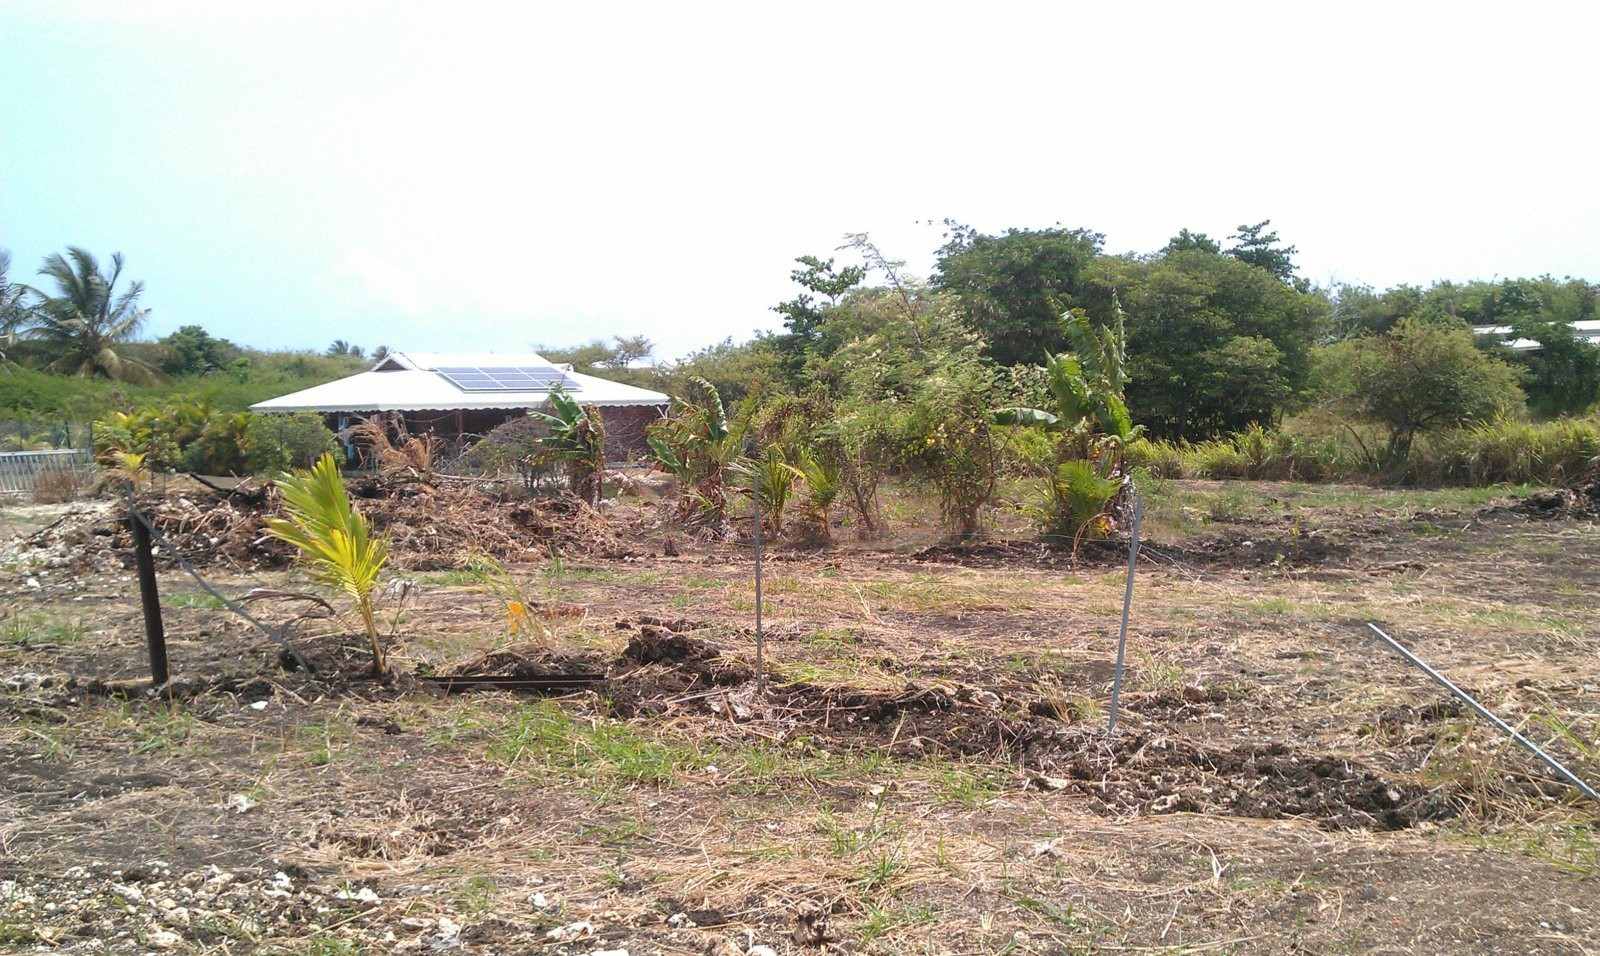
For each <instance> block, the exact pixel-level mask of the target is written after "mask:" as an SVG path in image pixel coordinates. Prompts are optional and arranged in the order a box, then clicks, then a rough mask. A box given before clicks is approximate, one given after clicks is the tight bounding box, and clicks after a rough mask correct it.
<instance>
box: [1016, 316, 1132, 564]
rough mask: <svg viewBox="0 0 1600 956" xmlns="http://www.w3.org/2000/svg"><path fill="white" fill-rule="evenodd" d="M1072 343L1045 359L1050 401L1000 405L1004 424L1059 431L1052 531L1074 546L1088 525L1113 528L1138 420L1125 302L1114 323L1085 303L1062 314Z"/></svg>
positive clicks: (1051, 482)
mask: <svg viewBox="0 0 1600 956" xmlns="http://www.w3.org/2000/svg"><path fill="white" fill-rule="evenodd" d="M1061 326H1062V329H1063V330H1064V331H1065V332H1066V335H1067V339H1068V341H1069V342H1070V344H1071V346H1072V349H1071V351H1068V352H1062V353H1061V354H1059V355H1052V356H1049V357H1048V358H1047V359H1046V360H1045V366H1044V370H1045V384H1046V386H1047V387H1048V389H1049V392H1050V397H1051V399H1052V405H1053V407H1052V408H1048V409H1041V408H1019V407H1013V408H1002V409H998V410H996V411H995V413H994V420H995V422H996V423H997V424H1001V425H1035V426H1039V427H1041V428H1043V429H1044V430H1046V431H1048V432H1053V433H1055V434H1056V435H1058V436H1059V438H1058V439H1057V448H1056V462H1057V464H1056V468H1055V469H1054V470H1053V471H1051V472H1049V473H1048V474H1047V475H1046V476H1045V477H1046V479H1047V484H1048V486H1049V500H1050V515H1049V517H1048V520H1047V522H1046V524H1047V525H1048V527H1049V528H1050V530H1051V531H1052V532H1053V533H1062V532H1066V533H1070V534H1071V535H1072V536H1073V542H1074V545H1073V546H1074V548H1076V546H1077V542H1078V541H1079V540H1081V538H1082V536H1083V535H1084V534H1085V533H1086V532H1090V531H1094V532H1096V533H1108V532H1109V530H1110V520H1109V518H1108V513H1109V512H1110V510H1111V509H1112V507H1113V505H1114V502H1115V501H1116V497H1117V492H1118V491H1119V490H1120V489H1121V487H1122V485H1123V481H1124V479H1125V478H1126V469H1125V467H1124V454H1123V450H1124V448H1125V447H1126V445H1127V443H1128V442H1129V441H1130V440H1131V439H1133V438H1134V437H1136V436H1137V435H1138V434H1139V432H1140V430H1141V429H1140V427H1139V426H1137V425H1134V424H1133V419H1132V416H1130V415H1129V413H1128V405H1127V402H1126V401H1125V400H1124V398H1123V386H1124V385H1125V384H1126V383H1127V331H1126V326H1125V323H1124V320H1123V314H1122V305H1121V303H1119V302H1118V301H1117V300H1116V299H1115V298H1114V297H1113V299H1112V324H1110V325H1108V326H1105V327H1102V328H1096V327H1095V325H1094V324H1093V323H1092V322H1091V321H1090V320H1089V316H1088V314H1087V313H1085V312H1084V311H1083V310H1082V309H1071V310H1069V311H1067V312H1065V313H1063V314H1062V316H1061Z"/></svg>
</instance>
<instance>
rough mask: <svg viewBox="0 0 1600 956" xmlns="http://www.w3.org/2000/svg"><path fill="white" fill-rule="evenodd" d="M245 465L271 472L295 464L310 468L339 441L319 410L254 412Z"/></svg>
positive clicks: (246, 438) (335, 448)
mask: <svg viewBox="0 0 1600 956" xmlns="http://www.w3.org/2000/svg"><path fill="white" fill-rule="evenodd" d="M243 444H244V455H245V468H246V470H248V471H249V472H250V473H251V474H256V475H267V474H276V473H278V472H280V471H288V470H289V469H291V468H310V467H311V466H312V465H314V464H316V463H317V459H319V458H321V457H322V456H323V455H326V454H328V453H329V452H333V453H336V454H337V453H339V442H338V439H337V438H336V437H335V436H334V434H333V431H332V430H331V429H330V428H328V426H327V425H326V424H324V422H323V419H322V416H321V415H320V414H318V413H317V412H295V413H294V414H292V415H252V416H250V420H249V422H248V424H247V425H246V427H245V433H244V443H243Z"/></svg>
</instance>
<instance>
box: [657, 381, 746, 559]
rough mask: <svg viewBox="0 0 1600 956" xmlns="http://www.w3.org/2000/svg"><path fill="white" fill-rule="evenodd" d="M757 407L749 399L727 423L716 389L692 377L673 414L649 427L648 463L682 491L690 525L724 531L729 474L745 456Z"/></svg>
mask: <svg viewBox="0 0 1600 956" xmlns="http://www.w3.org/2000/svg"><path fill="white" fill-rule="evenodd" d="M758 402H759V398H758V397H757V396H756V395H751V396H750V397H748V398H746V399H745V400H744V402H742V403H741V404H740V405H739V408H738V410H737V411H736V412H735V414H734V415H733V416H732V417H731V418H730V417H729V415H728V412H727V409H726V407H725V406H724V405H723V404H722V396H721V395H720V394H719V393H718V392H717V388H716V386H714V385H712V384H711V383H710V382H708V381H706V380H705V379H703V378H699V377H696V378H692V379H690V380H689V388H688V389H687V393H686V394H685V395H684V396H683V397H681V398H679V399H678V400H677V401H676V404H675V410H674V412H673V414H672V415H671V416H670V417H668V418H666V419H663V420H662V421H659V422H657V423H655V424H654V425H651V426H650V430H649V434H648V436H647V438H646V441H647V442H648V443H649V445H650V453H651V458H652V459H653V460H654V464H655V467H656V468H657V469H659V470H661V471H665V472H668V473H669V474H671V475H672V476H673V477H675V478H677V479H678V482H679V484H680V485H681V486H682V487H683V494H684V498H683V505H684V517H685V519H687V520H689V521H690V522H692V523H694V524H697V525H700V526H703V527H709V528H714V529H717V530H718V531H719V532H721V531H724V530H726V529H725V526H726V524H727V522H726V515H727V507H728V488H727V485H728V478H729V472H730V471H731V470H732V469H733V467H734V465H735V463H736V462H738V461H739V457H740V455H741V454H742V453H743V451H744V448H745V444H746V438H747V437H748V435H749V431H750V425H751V421H752V420H753V419H754V418H755V411H756V408H757V407H758Z"/></svg>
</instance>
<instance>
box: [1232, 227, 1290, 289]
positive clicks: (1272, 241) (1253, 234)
mask: <svg viewBox="0 0 1600 956" xmlns="http://www.w3.org/2000/svg"><path fill="white" fill-rule="evenodd" d="M1270 225H1272V220H1271V219H1263V220H1261V221H1260V222H1258V223H1256V224H1255V225H1253V226H1240V227H1239V231H1238V232H1237V233H1235V234H1234V235H1232V236H1229V237H1228V238H1230V239H1236V240H1238V241H1237V242H1236V243H1235V244H1234V245H1233V247H1232V248H1230V249H1229V250H1228V255H1230V256H1233V257H1234V258H1235V259H1238V260H1239V261H1240V262H1248V263H1250V264H1251V265H1253V266H1255V267H1257V268H1260V269H1265V270H1267V271H1268V272H1270V273H1272V274H1273V275H1275V276H1277V277H1278V279H1279V281H1282V282H1293V281H1294V255H1295V253H1297V252H1299V251H1300V250H1298V249H1296V248H1295V247H1294V246H1279V245H1278V234H1277V233H1276V232H1268V231H1267V227H1268V226H1270ZM1300 291H1301V292H1306V291H1309V289H1308V288H1307V287H1302V288H1301V289H1300Z"/></svg>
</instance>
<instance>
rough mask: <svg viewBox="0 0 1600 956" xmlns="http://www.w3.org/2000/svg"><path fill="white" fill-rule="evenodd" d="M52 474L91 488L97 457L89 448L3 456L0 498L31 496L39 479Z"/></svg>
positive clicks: (1, 453)
mask: <svg viewBox="0 0 1600 956" xmlns="http://www.w3.org/2000/svg"><path fill="white" fill-rule="evenodd" d="M51 474H56V475H69V476H71V477H72V478H74V479H76V480H77V481H79V482H82V483H84V484H89V483H91V482H93V480H94V457H93V456H92V455H90V454H89V449H87V448H67V449H63V450H60V451H8V452H0V495H6V496H16V495H32V494H33V493H34V490H35V489H36V488H37V487H38V486H39V479H40V478H42V477H43V476H45V475H51Z"/></svg>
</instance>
